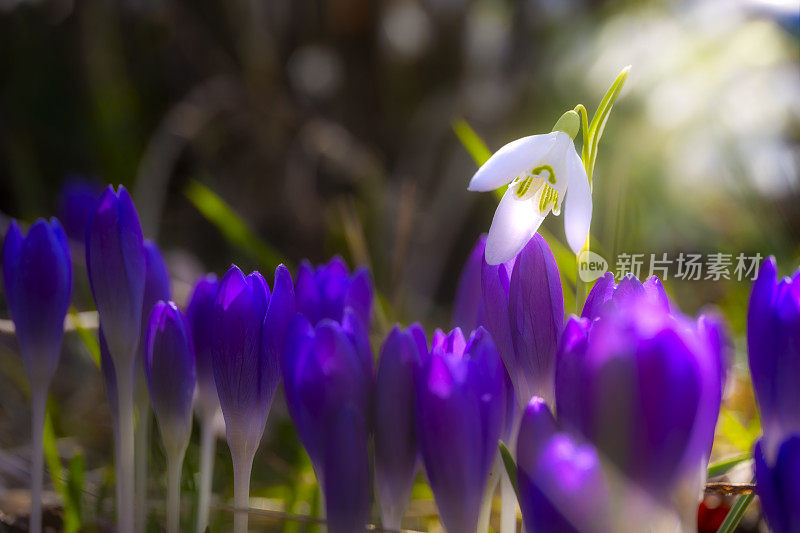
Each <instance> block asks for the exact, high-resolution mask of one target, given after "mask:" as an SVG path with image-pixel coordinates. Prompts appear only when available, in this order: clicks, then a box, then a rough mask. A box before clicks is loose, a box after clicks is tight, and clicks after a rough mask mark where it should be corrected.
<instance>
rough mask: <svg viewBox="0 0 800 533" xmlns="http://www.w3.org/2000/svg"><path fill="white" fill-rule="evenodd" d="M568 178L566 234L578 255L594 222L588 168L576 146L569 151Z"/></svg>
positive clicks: (565, 200)
mask: <svg viewBox="0 0 800 533" xmlns="http://www.w3.org/2000/svg"><path fill="white" fill-rule="evenodd" d="M567 176H568V180H569V185H568V187H569V189H568V190H567V196H566V198H565V199H564V202H565V203H566V205H565V206H564V233H566V235H567V242H568V243H569V247H570V248H572V251H573V252H575V254H578V253H580V251H581V249H583V245H584V244H585V243H586V237H587V236H588V235H589V225H590V224H591V222H592V191H591V190H590V189H589V179H588V177H587V176H586V168H585V167H584V166H583V162H582V161H581V158H580V156H579V155H578V152H576V151H575V147H574V145H573V146H572V149H571V150H568V151H567Z"/></svg>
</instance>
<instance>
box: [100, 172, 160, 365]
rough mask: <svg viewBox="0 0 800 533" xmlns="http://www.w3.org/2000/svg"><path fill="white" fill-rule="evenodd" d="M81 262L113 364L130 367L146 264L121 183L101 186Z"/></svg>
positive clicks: (136, 342) (136, 343)
mask: <svg viewBox="0 0 800 533" xmlns="http://www.w3.org/2000/svg"><path fill="white" fill-rule="evenodd" d="M86 266H87V270H88V274H89V283H90V285H91V287H92V295H93V296H94V301H95V305H96V306H97V311H98V314H99V316H100V325H101V326H102V328H103V332H104V334H105V338H106V341H107V342H108V348H109V352H110V354H111V356H112V357H113V358H114V364H115V365H116V366H117V367H119V366H121V365H125V366H128V365H133V361H134V355H135V354H136V351H137V347H138V346H139V333H140V329H141V320H142V300H143V297H144V287H145V275H146V269H147V266H146V261H145V254H144V246H143V239H142V228H141V226H140V225H139V217H138V215H137V214H136V208H135V207H134V205H133V201H132V200H131V197H130V195H129V194H128V191H127V190H125V187H123V186H121V185H120V187H119V191H118V192H115V191H114V188H113V187H112V186H111V185H109V186H108V188H106V190H105V191H104V192H103V195H102V196H101V198H100V201H99V202H98V204H97V207H96V209H95V212H94V214H93V215H92V218H91V220H90V222H89V226H88V228H87V231H86ZM131 368H132V366H131ZM117 371H118V372H119V371H120V368H117Z"/></svg>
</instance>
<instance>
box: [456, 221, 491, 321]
mask: <svg viewBox="0 0 800 533" xmlns="http://www.w3.org/2000/svg"><path fill="white" fill-rule="evenodd" d="M485 251H486V234H485V233H484V234H483V235H481V236H480V237H478V242H476V243H475V246H474V247H473V248H472V251H471V252H470V253H469V257H467V262H466V264H465V265H464V268H463V269H462V270H461V276H460V277H459V278H458V286H457V287H456V299H455V302H454V304H453V327H454V328H461V329H462V330H466V331H472V330H474V329H475V328H477V327H478V326H484V325H485V322H486V321H485V319H484V316H483V295H482V289H481V270H482V268H483V256H484V252H485Z"/></svg>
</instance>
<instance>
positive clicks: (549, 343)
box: [481, 234, 564, 406]
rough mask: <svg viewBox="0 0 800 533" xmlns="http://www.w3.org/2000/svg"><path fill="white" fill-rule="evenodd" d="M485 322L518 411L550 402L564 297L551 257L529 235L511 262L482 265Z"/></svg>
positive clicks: (541, 243)
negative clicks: (534, 401)
mask: <svg viewBox="0 0 800 533" xmlns="http://www.w3.org/2000/svg"><path fill="white" fill-rule="evenodd" d="M482 268H483V269H482V273H481V277H482V287H483V307H484V317H485V318H484V320H485V322H486V327H487V329H488V330H489V331H490V332H491V334H492V338H493V339H494V341H495V343H496V344H497V347H498V349H499V351H500V355H501V356H502V358H503V362H504V363H505V365H506V368H507V369H508V373H509V375H510V376H511V379H512V381H513V383H514V389H515V390H516V394H517V400H518V402H519V405H520V406H524V405H526V404H527V402H528V400H530V398H531V397H532V396H541V397H543V398H545V399H546V400H547V401H551V402H552V399H553V380H554V375H555V367H556V351H557V349H558V341H559V338H560V336H561V331H562V330H563V328H564V296H563V293H562V291H561V278H560V276H559V272H558V267H557V266H556V261H555V258H554V257H553V253H552V252H551V251H550V247H549V246H548V245H547V241H545V240H544V238H543V237H542V236H541V235H538V234H537V235H534V236H533V237H532V238H531V239H530V241H529V242H528V243H527V244H526V246H525V247H524V248H523V249H522V251H520V253H519V255H518V256H517V257H516V259H512V260H511V261H509V262H507V263H504V264H500V265H490V264H489V263H488V262H485V261H484V263H483V267H482Z"/></svg>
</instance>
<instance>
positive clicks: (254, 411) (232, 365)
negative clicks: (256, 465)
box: [211, 265, 268, 453]
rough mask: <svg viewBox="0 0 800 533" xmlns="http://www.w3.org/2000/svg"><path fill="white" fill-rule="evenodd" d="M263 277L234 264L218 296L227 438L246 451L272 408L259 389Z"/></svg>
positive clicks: (216, 344) (215, 362)
mask: <svg viewBox="0 0 800 533" xmlns="http://www.w3.org/2000/svg"><path fill="white" fill-rule="evenodd" d="M259 278H260V276H253V275H251V276H248V277H247V278H245V276H244V274H243V273H242V271H241V270H239V268H238V267H237V266H235V265H234V266H232V267H231V268H230V269H229V270H228V272H227V273H226V274H225V276H224V277H223V278H222V282H221V283H220V287H219V292H218V293H217V298H216V300H215V302H214V318H213V324H214V326H213V327H214V332H213V336H214V341H213V347H212V355H211V364H212V369H213V371H214V382H215V384H216V387H217V394H218V396H219V403H220V406H221V407H222V414H223V415H224V417H225V426H226V432H227V435H228V443H229V444H230V445H231V446H232V447H234V446H245V445H246V447H247V449H246V452H247V453H255V450H256V449H257V448H258V443H259V441H260V439H261V435H262V433H263V432H264V424H265V423H266V419H267V409H268V405H267V398H266V397H265V394H264V391H262V390H261V383H262V379H261V346H260V345H261V327H262V324H263V322H264V316H265V312H266V309H265V307H264V306H265V305H266V301H265V295H264V293H263V292H262V289H261V283H262V281H261V280H259ZM262 279H263V278H262ZM264 285H266V284H264ZM237 451H238V450H237Z"/></svg>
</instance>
